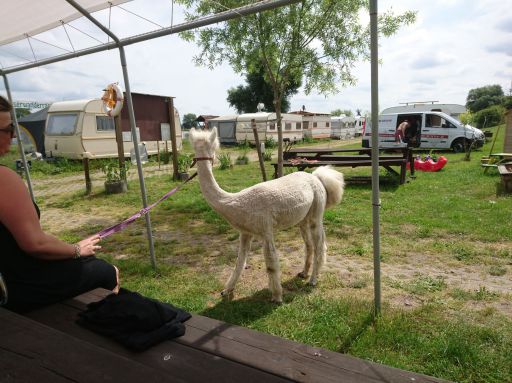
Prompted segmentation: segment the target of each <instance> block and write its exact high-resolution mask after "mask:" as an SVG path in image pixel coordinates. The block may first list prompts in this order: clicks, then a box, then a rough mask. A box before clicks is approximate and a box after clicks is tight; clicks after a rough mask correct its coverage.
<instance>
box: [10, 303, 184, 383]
mask: <svg viewBox="0 0 512 383" xmlns="http://www.w3.org/2000/svg"><path fill="white" fill-rule="evenodd" d="M0 323H1V324H2V325H1V326H0V339H1V343H0V381H2V382H38V383H39V382H51V383H53V382H70V381H72V382H84V383H86V382H87V383H88V382H100V381H102V382H105V381H106V382H108V381H110V382H143V381H145V380H147V381H152V382H185V380H182V379H178V378H176V377H175V376H172V375H168V374H163V373H162V372H160V371H158V370H155V369H152V368H149V367H147V366H145V365H143V364H139V363H137V362H134V361H133V360H130V359H127V358H125V357H123V356H120V355H118V354H115V353H113V352H110V351H108V350H105V349H103V348H101V347H97V346H95V345H93V344H91V343H87V342H82V341H80V340H78V339H76V338H74V337H72V336H69V335H68V334H65V333H63V332H60V331H57V330H55V329H53V328H50V327H48V326H45V325H43V324H41V323H38V322H35V321H33V320H31V319H28V318H26V317H23V316H20V315H17V314H14V313H12V312H10V311H8V310H5V309H0Z"/></svg>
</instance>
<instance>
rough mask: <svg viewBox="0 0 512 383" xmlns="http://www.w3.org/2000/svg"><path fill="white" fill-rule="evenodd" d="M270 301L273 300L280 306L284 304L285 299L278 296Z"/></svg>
mask: <svg viewBox="0 0 512 383" xmlns="http://www.w3.org/2000/svg"><path fill="white" fill-rule="evenodd" d="M270 302H272V303H273V304H275V305H278V306H280V305H282V304H283V300H282V299H277V298H272V299H271V300H270Z"/></svg>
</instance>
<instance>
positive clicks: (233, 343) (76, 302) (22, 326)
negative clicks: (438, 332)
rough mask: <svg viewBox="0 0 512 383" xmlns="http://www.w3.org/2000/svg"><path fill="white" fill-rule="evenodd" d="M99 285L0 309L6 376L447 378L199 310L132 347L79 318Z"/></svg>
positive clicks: (361, 382)
mask: <svg viewBox="0 0 512 383" xmlns="http://www.w3.org/2000/svg"><path fill="white" fill-rule="evenodd" d="M109 293H110V292H108V291H107V290H103V289H97V290H93V291H91V292H89V293H86V294H83V295H80V296H78V297H76V298H74V299H71V300H68V301H66V302H63V303H59V304H56V305H52V306H49V307H46V308H44V309H41V310H37V311H33V312H31V313H29V314H26V315H25V316H22V315H18V314H15V313H13V312H10V311H8V310H6V309H2V308H0V323H1V324H2V325H1V326H0V344H1V346H2V347H0V381H2V382H3V381H7V382H52V383H53V382H64V381H66V382H68V381H74V382H99V381H112V382H124V383H126V382H145V381H147V382H209V383H215V382H222V383H225V382H228V383H229V382H243V383H252V382H254V383H256V382H262V383H263V382H264V383H267V382H268V383H281V382H327V383H328V382H354V383H355V382H358V383H370V382H371V383H378V382H396V383H401V382H404V383H405V382H413V381H414V382H416V383H420V382H443V380H441V379H437V378H433V377H429V376H426V375H421V374H416V373H412V372H408V371H404V370H400V369H397V368H392V367H388V366H385V365H381V364H378V363H373V362H369V361H366V360H362V359H358V358H354V357H351V356H348V355H344V354H340V353H336V352H333V351H329V350H325V349H321V348H318V347H312V346H308V345H304V344H301V343H297V342H293V341H289V340H286V339H282V338H278V337H275V336H272V335H268V334H264V333H261V332H258V331H254V330H250V329H247V328H243V327H239V326H235V325H230V324H227V323H224V322H221V321H218V320H215V319H210V318H207V317H204V316H200V315H193V316H192V318H191V319H190V320H189V321H187V322H186V323H185V324H186V333H185V335H184V336H182V337H180V338H176V339H174V340H169V341H164V342H162V343H160V344H158V345H156V346H154V347H152V348H151V349H149V350H146V351H144V352H133V351H130V350H128V349H126V348H124V347H122V346H121V345H119V344H118V343H116V342H114V341H113V340H111V339H109V338H106V337H103V336H100V335H97V334H96V333H93V332H91V331H89V330H87V329H85V328H83V327H80V326H79V325H77V324H76V323H75V320H76V318H77V314H78V313H79V312H80V311H82V310H84V309H85V306H86V304H87V303H90V302H95V301H98V300H100V299H102V298H104V297H105V296H106V295H107V294H109Z"/></svg>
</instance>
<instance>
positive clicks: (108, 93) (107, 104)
mask: <svg viewBox="0 0 512 383" xmlns="http://www.w3.org/2000/svg"><path fill="white" fill-rule="evenodd" d="M104 91H105V93H103V96H102V97H101V101H103V111H104V112H105V113H106V114H107V115H108V116H110V117H115V116H117V115H118V114H119V113H121V109H122V108H123V101H124V96H123V91H122V90H121V88H120V87H119V85H117V83H112V84H108V85H107V87H106V88H105V89H104Z"/></svg>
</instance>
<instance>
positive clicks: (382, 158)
mask: <svg viewBox="0 0 512 383" xmlns="http://www.w3.org/2000/svg"><path fill="white" fill-rule="evenodd" d="M392 150H393V152H394V153H398V154H392V153H391V154H380V152H379V166H382V167H384V168H385V169H386V170H388V171H389V172H390V173H391V174H394V175H396V176H399V178H400V184H404V183H405V180H406V174H407V163H409V165H410V169H411V176H414V161H413V160H412V148H409V147H407V146H406V145H404V146H402V147H396V148H393V149H392ZM272 165H273V166H274V178H276V177H277V165H278V164H277V163H272ZM325 165H331V166H340V167H343V166H345V167H352V168H355V167H359V166H371V165H372V149H371V148H350V149H347V148H342V149H340V148H290V149H288V150H286V151H285V152H283V167H296V168H297V169H298V170H304V169H306V168H313V167H318V166H325ZM392 166H399V167H400V173H398V172H397V171H395V169H393V168H392ZM348 180H350V179H348Z"/></svg>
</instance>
